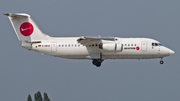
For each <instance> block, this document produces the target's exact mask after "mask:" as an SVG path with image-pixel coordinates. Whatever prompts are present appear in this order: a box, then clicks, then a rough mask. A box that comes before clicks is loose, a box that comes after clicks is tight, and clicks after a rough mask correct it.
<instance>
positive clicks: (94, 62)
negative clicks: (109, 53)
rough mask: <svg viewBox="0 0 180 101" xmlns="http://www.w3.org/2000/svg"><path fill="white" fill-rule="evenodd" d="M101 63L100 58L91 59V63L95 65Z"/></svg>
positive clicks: (98, 65)
mask: <svg viewBox="0 0 180 101" xmlns="http://www.w3.org/2000/svg"><path fill="white" fill-rule="evenodd" d="M101 63H102V60H100V59H93V61H92V64H93V65H95V66H97V67H100V66H101Z"/></svg>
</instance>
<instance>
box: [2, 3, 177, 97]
mask: <svg viewBox="0 0 180 101" xmlns="http://www.w3.org/2000/svg"><path fill="white" fill-rule="evenodd" d="M179 4H180V1H179V0H51V1H50V0H48V1H45V0H36V1H35V0H1V2H0V35H1V37H0V43H1V49H0V99H1V100H2V101H26V100H27V97H28V94H30V95H31V97H32V99H34V94H35V93H36V92H37V91H40V92H41V93H42V94H43V93H44V92H46V93H47V94H48V96H49V98H50V100H51V101H179V100H180V96H179V95H180V68H179V67H180V65H179V64H178V62H179V58H178V57H180V54H179V51H180V47H179V43H180V40H179V38H180V34H179V33H180V28H179V27H180V13H179V11H180V6H179ZM4 13H27V14H30V15H31V17H32V18H33V20H34V21H35V22H36V24H37V25H38V26H39V27H40V29H41V30H42V31H43V32H44V33H46V34H48V35H50V36H53V37H70V36H99V35H100V36H116V37H122V38H129V37H131V38H134V37H139V38H152V39H155V40H158V41H159V42H161V43H162V44H163V45H164V46H166V47H168V48H170V49H172V50H174V51H175V54H174V55H172V56H170V57H166V58H164V59H163V60H164V62H165V63H164V64H163V65H160V64H159V61H160V59H146V60H135V59H133V60H129V59H127V60H105V61H104V62H103V63H102V65H101V67H100V68H97V67H95V66H94V65H92V61H90V60H71V59H63V58H57V57H53V56H48V55H41V54H40V53H37V52H34V51H28V50H26V49H24V48H22V47H21V45H20V44H19V41H18V39H17V36H16V35H15V32H14V30H13V28H12V26H11V24H10V21H9V19H8V18H7V16H4V15H3V14H4Z"/></svg>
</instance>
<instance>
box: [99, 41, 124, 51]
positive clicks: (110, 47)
mask: <svg viewBox="0 0 180 101" xmlns="http://www.w3.org/2000/svg"><path fill="white" fill-rule="evenodd" d="M102 49H103V50H105V51H111V52H121V51H122V49H123V46H122V44H120V43H109V44H103V45H102Z"/></svg>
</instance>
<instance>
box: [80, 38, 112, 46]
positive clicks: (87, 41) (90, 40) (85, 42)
mask: <svg viewBox="0 0 180 101" xmlns="http://www.w3.org/2000/svg"><path fill="white" fill-rule="evenodd" d="M102 40H107V41H114V40H115V37H85V36H83V37H80V38H79V39H77V41H78V43H81V44H83V45H89V44H100V43H101V42H102Z"/></svg>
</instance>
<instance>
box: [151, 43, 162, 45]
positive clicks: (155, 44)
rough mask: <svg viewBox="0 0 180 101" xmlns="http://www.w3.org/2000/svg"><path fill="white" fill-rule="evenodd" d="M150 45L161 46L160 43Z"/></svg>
mask: <svg viewBox="0 0 180 101" xmlns="http://www.w3.org/2000/svg"><path fill="white" fill-rule="evenodd" d="M152 46H162V45H161V43H152Z"/></svg>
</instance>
